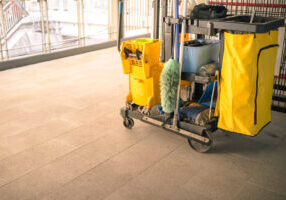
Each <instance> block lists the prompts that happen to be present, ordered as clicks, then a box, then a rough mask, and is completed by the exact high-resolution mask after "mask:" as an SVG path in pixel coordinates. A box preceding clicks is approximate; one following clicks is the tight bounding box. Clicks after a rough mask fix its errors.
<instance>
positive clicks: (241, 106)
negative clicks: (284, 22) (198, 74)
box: [217, 31, 278, 136]
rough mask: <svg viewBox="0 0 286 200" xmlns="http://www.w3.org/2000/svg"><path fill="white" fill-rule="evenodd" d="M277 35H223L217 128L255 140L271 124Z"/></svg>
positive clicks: (275, 32) (271, 33)
mask: <svg viewBox="0 0 286 200" xmlns="http://www.w3.org/2000/svg"><path fill="white" fill-rule="evenodd" d="M277 42H278V31H271V32H269V33H263V34H232V33H225V38H224V55H223V63H222V69H221V79H220V89H219V92H220V95H219V101H218V102H219V103H218V108H217V110H218V113H219V122H218V128H220V129H223V130H226V131H230V132H235V133H240V134H245V135H249V136H255V135H257V134H258V133H259V131H260V130H261V129H262V128H263V127H264V126H266V125H267V124H268V123H269V122H270V121H271V102H272V93H273V81H274V69H275V62H276V55H277V49H278V48H277V47H278V45H277Z"/></svg>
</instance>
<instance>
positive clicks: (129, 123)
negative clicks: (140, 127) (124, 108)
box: [123, 117, 134, 129]
mask: <svg viewBox="0 0 286 200" xmlns="http://www.w3.org/2000/svg"><path fill="white" fill-rule="evenodd" d="M123 126H124V127H125V128H128V129H132V127H133V126H134V120H133V119H132V118H129V117H126V118H124V119H123Z"/></svg>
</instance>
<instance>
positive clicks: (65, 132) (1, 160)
mask: <svg viewBox="0 0 286 200" xmlns="http://www.w3.org/2000/svg"><path fill="white" fill-rule="evenodd" d="M82 126H84V124H81V125H79V126H76V127H74V128H72V129H70V130H67V131H64V132H63V133H62V134H60V135H57V136H56V137H53V138H50V139H48V140H45V141H44V142H41V143H38V144H35V145H33V146H31V147H29V148H27V149H24V150H23V151H20V152H17V153H14V154H12V155H10V156H7V157H5V158H2V159H0V162H3V161H4V160H6V159H9V157H12V156H16V155H18V154H21V153H23V152H25V151H28V150H31V149H33V148H35V147H37V146H40V145H42V144H45V143H47V142H50V141H52V140H55V139H57V138H59V137H62V136H64V135H67V134H69V133H71V132H73V131H75V130H77V129H79V128H81V127H82ZM31 130H32V129H31ZM27 131H28V130H27Z"/></svg>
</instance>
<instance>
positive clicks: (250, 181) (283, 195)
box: [248, 179, 286, 199]
mask: <svg viewBox="0 0 286 200" xmlns="http://www.w3.org/2000/svg"><path fill="white" fill-rule="evenodd" d="M248 183H251V184H253V185H255V186H256V187H258V188H260V189H263V190H266V191H268V192H273V193H275V194H278V195H280V196H282V197H285V199H286V195H285V194H281V193H279V192H276V191H273V190H270V189H268V188H265V187H263V186H261V185H259V184H257V183H255V182H254V181H252V180H251V179H250V180H248Z"/></svg>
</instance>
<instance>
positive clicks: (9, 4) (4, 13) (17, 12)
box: [0, 1, 27, 60]
mask: <svg viewBox="0 0 286 200" xmlns="http://www.w3.org/2000/svg"><path fill="white" fill-rule="evenodd" d="M0 13H1V30H0V50H1V60H3V59H4V57H6V59H9V52H8V46H7V35H8V34H9V33H10V32H11V30H12V29H13V28H14V27H15V26H16V25H17V24H18V23H19V22H20V21H21V20H22V19H23V18H24V17H25V16H26V15H27V12H26V10H25V2H24V1H1V2H0ZM2 40H3V44H4V45H3V46H4V47H5V50H3V46H2Z"/></svg>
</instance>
